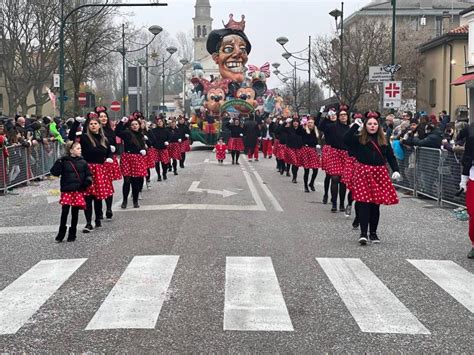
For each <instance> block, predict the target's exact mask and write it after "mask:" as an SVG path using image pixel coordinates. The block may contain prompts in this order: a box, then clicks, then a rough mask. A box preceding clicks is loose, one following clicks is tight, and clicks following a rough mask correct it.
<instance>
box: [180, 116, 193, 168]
mask: <svg viewBox="0 0 474 355" xmlns="http://www.w3.org/2000/svg"><path fill="white" fill-rule="evenodd" d="M178 128H179V130H180V131H181V137H182V141H181V160H180V161H179V167H180V168H181V169H183V168H184V161H185V160H186V153H187V152H190V151H191V146H190V145H189V135H190V134H191V130H190V129H189V125H188V124H187V123H186V121H185V119H184V116H179V119H178Z"/></svg>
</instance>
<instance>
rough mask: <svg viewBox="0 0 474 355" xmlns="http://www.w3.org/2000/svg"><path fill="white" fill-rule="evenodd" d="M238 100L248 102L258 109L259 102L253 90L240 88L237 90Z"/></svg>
mask: <svg viewBox="0 0 474 355" xmlns="http://www.w3.org/2000/svg"><path fill="white" fill-rule="evenodd" d="M236 98H237V99H241V100H244V101H247V102H248V103H249V104H250V105H252V106H253V107H257V101H256V100H255V90H254V89H252V88H240V89H239V90H237V94H236Z"/></svg>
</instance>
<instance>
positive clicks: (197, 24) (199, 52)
mask: <svg viewBox="0 0 474 355" xmlns="http://www.w3.org/2000/svg"><path fill="white" fill-rule="evenodd" d="M194 9H195V15H194V18H193V22H194V38H193V42H194V60H197V61H199V60H201V59H202V58H204V57H206V56H208V55H209V53H207V50H206V42H207V35H208V34H209V32H211V31H212V17H211V4H210V3H209V0H196V5H195V6H194Z"/></svg>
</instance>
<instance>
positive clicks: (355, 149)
mask: <svg viewBox="0 0 474 355" xmlns="http://www.w3.org/2000/svg"><path fill="white" fill-rule="evenodd" d="M358 129H359V126H358V125H357V124H354V125H353V126H352V127H351V128H350V129H349V130H348V131H347V132H346V134H345V135H344V142H345V144H347V146H348V147H349V150H350V151H351V153H352V155H354V156H355V157H356V159H357V161H358V162H359V163H362V164H365V165H372V166H381V165H385V164H386V163H388V164H389V165H390V167H391V168H392V170H393V171H400V170H399V167H398V163H397V159H395V155H394V154H393V150H392V146H391V145H390V143H389V144H387V145H382V146H379V145H378V143H377V141H376V140H375V139H374V140H373V143H370V142H369V143H367V144H365V145H364V144H361V143H360V141H359V134H358V132H357V131H358ZM376 146H377V147H378V148H379V149H380V152H379V151H378V149H377V148H376ZM380 153H382V154H380Z"/></svg>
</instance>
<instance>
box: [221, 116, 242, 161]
mask: <svg viewBox="0 0 474 355" xmlns="http://www.w3.org/2000/svg"><path fill="white" fill-rule="evenodd" d="M225 126H226V127H227V128H228V129H229V131H230V138H229V140H228V141H227V147H228V148H229V151H230V155H231V157H232V164H236V165H239V157H240V152H241V151H243V150H245V147H244V140H243V137H244V129H243V128H242V126H241V124H240V118H236V119H235V120H234V119H232V118H231V119H230V120H229V121H228V122H227V123H226V125H225Z"/></svg>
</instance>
